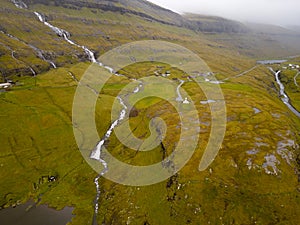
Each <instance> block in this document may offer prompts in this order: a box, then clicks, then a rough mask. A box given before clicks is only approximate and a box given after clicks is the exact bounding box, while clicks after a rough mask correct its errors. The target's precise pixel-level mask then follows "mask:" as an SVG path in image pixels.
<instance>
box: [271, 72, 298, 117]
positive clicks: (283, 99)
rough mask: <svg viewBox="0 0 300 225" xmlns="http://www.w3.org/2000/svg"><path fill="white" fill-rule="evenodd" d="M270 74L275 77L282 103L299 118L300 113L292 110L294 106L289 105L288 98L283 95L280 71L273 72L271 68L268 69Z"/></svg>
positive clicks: (283, 89)
mask: <svg viewBox="0 0 300 225" xmlns="http://www.w3.org/2000/svg"><path fill="white" fill-rule="evenodd" d="M269 69H270V70H271V71H272V73H273V74H274V75H275V79H276V83H277V84H278V85H279V88H280V92H279V93H280V96H281V100H282V102H283V103H284V104H285V105H286V106H287V107H288V108H289V109H290V110H291V111H292V112H293V113H294V114H295V115H296V116H298V117H299V118H300V112H298V111H297V109H295V108H294V106H292V105H291V103H290V98H289V96H288V95H287V94H286V93H285V88H284V85H283V83H281V81H280V77H279V76H280V73H281V71H280V70H279V71H277V72H275V71H274V70H273V69H272V68H269Z"/></svg>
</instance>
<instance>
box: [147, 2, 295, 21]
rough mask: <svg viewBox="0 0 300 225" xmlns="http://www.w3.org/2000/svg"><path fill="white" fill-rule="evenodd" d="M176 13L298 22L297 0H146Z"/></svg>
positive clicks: (248, 19) (242, 19)
mask: <svg viewBox="0 0 300 225" xmlns="http://www.w3.org/2000/svg"><path fill="white" fill-rule="evenodd" d="M149 1H150V2H153V3H155V4H158V5H160V6H163V7H165V8H168V9H171V10H173V11H175V12H178V13H183V12H194V13H200V14H209V15H217V16H222V17H225V18H229V19H235V20H239V21H241V22H259V23H267V24H277V25H283V26H285V25H300V0H149Z"/></svg>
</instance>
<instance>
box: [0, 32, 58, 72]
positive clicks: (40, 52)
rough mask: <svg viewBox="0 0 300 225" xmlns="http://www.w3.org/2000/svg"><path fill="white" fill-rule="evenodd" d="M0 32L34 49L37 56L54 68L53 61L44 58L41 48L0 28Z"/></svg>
mask: <svg viewBox="0 0 300 225" xmlns="http://www.w3.org/2000/svg"><path fill="white" fill-rule="evenodd" d="M0 33H2V34H5V35H6V36H7V37H9V38H11V39H13V40H15V41H18V42H21V43H22V44H24V45H26V46H28V47H29V48H31V49H32V50H34V51H35V52H36V54H37V56H38V57H39V58H40V59H41V60H43V61H45V62H47V63H49V64H50V65H51V66H52V67H53V68H54V69H56V65H55V63H54V62H52V61H51V60H48V59H46V58H45V57H44V54H43V50H41V49H39V48H37V47H35V46H33V45H31V44H28V43H26V42H25V41H22V40H21V39H19V38H17V37H15V36H13V35H11V34H8V33H5V32H4V31H2V30H1V31H0Z"/></svg>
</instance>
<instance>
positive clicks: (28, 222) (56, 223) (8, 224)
mask: <svg viewBox="0 0 300 225" xmlns="http://www.w3.org/2000/svg"><path fill="white" fill-rule="evenodd" d="M72 211H73V208H71V207H65V208H64V209H63V210H60V211H57V210H55V209H52V208H49V207H48V206H46V205H39V206H34V202H32V201H31V202H28V203H26V204H23V205H20V206H17V207H16V208H7V209H2V210H0V224H1V225H66V224H67V223H68V222H70V221H71V220H72V217H73V215H72Z"/></svg>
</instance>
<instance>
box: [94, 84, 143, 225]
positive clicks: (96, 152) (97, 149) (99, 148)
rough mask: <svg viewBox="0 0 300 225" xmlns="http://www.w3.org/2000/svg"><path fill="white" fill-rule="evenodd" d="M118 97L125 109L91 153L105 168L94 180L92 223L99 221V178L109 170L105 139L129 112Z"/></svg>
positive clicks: (95, 224)
mask: <svg viewBox="0 0 300 225" xmlns="http://www.w3.org/2000/svg"><path fill="white" fill-rule="evenodd" d="M142 87H143V84H142V83H141V82H140V83H139V85H138V86H137V87H136V88H135V89H134V90H133V92H132V93H131V94H137V93H139V92H140V91H141V90H142ZM131 94H127V95H126V96H125V97H126V98H127V99H128V98H129V96H130V95H131ZM117 99H118V100H119V103H120V105H122V107H123V109H122V110H121V112H120V114H119V118H118V119H117V120H115V121H114V122H113V123H112V124H111V125H110V127H109V129H108V130H107V131H106V133H105V135H104V137H103V138H102V139H101V140H100V141H99V142H98V144H97V146H96V147H95V149H94V150H93V151H92V153H91V155H90V158H91V159H94V160H97V161H99V162H100V163H101V164H102V165H103V167H104V169H103V170H102V171H101V172H100V173H99V175H98V176H97V177H96V178H95V180H94V183H95V185H96V190H97V195H96V197H95V201H94V204H95V206H94V210H95V211H94V217H93V223H92V225H98V223H97V215H98V210H99V199H100V196H101V189H100V184H99V179H100V178H101V177H102V176H103V175H104V174H105V173H107V171H108V164H107V162H106V161H104V160H103V159H102V158H101V153H102V148H103V146H104V144H105V141H107V140H108V139H109V138H110V136H111V134H112V132H113V130H114V128H115V127H116V126H118V125H119V124H120V123H121V122H122V121H123V120H124V119H125V117H126V114H127V113H128V112H127V110H128V107H129V106H127V105H126V104H125V100H123V99H122V98H121V97H120V96H118V97H117Z"/></svg>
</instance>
